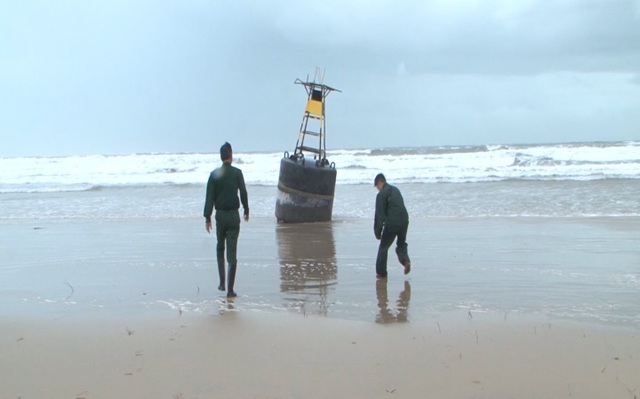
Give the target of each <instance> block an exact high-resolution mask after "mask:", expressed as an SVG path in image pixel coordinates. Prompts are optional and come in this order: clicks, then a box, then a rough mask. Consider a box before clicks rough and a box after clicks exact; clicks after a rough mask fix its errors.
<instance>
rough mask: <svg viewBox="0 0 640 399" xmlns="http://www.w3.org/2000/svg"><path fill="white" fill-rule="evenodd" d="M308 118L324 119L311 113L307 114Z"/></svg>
mask: <svg viewBox="0 0 640 399" xmlns="http://www.w3.org/2000/svg"><path fill="white" fill-rule="evenodd" d="M306 116H307V118H311V119H322V116H320V115H314V114H310V113H307V115H306Z"/></svg>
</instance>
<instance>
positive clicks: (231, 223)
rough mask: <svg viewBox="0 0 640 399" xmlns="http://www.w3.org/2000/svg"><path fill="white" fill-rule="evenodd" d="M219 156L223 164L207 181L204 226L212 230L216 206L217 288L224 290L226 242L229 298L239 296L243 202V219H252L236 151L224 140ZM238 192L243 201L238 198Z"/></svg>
mask: <svg viewBox="0 0 640 399" xmlns="http://www.w3.org/2000/svg"><path fill="white" fill-rule="evenodd" d="M220 159H221V160H222V166H220V167H219V168H217V169H215V170H214V171H213V172H211V174H210V175H209V181H208V182H207V196H206V200H205V203H204V217H205V218H206V221H205V228H206V230H207V233H210V232H211V214H212V212H213V209H214V207H215V209H216V215H215V218H216V238H217V240H218V244H217V246H216V255H217V258H218V274H219V275H220V285H218V290H220V291H224V290H225V268H224V266H225V264H224V260H225V256H224V250H225V245H226V248H227V263H228V264H229V275H228V278H229V279H228V280H227V286H226V290H227V297H229V298H232V297H235V296H237V294H236V292H235V291H234V290H233V286H234V283H235V281H236V268H237V266H238V259H237V255H236V248H237V244H238V235H239V234H240V214H239V213H238V209H239V208H240V202H242V208H243V209H244V220H245V221H249V200H248V198H247V189H246V187H245V185H244V177H243V175H242V171H241V170H240V169H238V168H236V167H234V166H231V162H233V152H232V150H231V144H229V143H224V144H223V145H222V147H220ZM238 192H239V193H240V200H238Z"/></svg>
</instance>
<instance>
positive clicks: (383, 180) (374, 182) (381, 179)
mask: <svg viewBox="0 0 640 399" xmlns="http://www.w3.org/2000/svg"><path fill="white" fill-rule="evenodd" d="M378 182H383V183H386V182H387V179H385V177H384V175H383V174H382V173H378V174H377V175H376V178H375V179H374V180H373V185H374V186H375V185H376V184H378Z"/></svg>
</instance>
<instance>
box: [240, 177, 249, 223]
mask: <svg viewBox="0 0 640 399" xmlns="http://www.w3.org/2000/svg"><path fill="white" fill-rule="evenodd" d="M238 189H239V190H240V202H241V203H242V208H243V209H244V220H247V221H248V220H249V196H248V195H247V187H246V186H245V184H244V175H243V174H242V171H240V177H239V179H238Z"/></svg>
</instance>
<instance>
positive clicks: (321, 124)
mask: <svg viewBox="0 0 640 399" xmlns="http://www.w3.org/2000/svg"><path fill="white" fill-rule="evenodd" d="M324 73H325V71H324V70H321V69H320V68H318V67H316V73H315V76H314V78H313V81H312V82H310V81H309V77H308V76H307V81H306V82H305V81H302V80H300V79H296V80H295V81H294V82H293V83H294V84H299V85H303V86H304V89H305V90H306V92H307V97H308V98H307V106H306V108H305V110H304V115H303V116H302V123H300V132H299V133H298V140H297V141H296V148H295V151H294V153H293V155H294V156H295V157H301V156H304V152H310V153H313V154H315V155H314V156H315V158H316V160H317V161H319V163H320V164H321V165H328V164H329V162H328V161H327V141H326V120H325V107H324V100H325V98H327V96H328V95H329V93H331V92H332V91H337V92H338V93H341V91H340V90H338V89H335V88H333V87H330V86H327V85H325V84H324ZM309 120H315V121H317V122H318V124H317V126H316V127H317V130H311V129H312V128H313V126H310V125H309ZM312 125H313V124H312ZM307 135H309V136H314V137H318V146H317V147H311V146H307V145H305V140H306V138H307Z"/></svg>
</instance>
